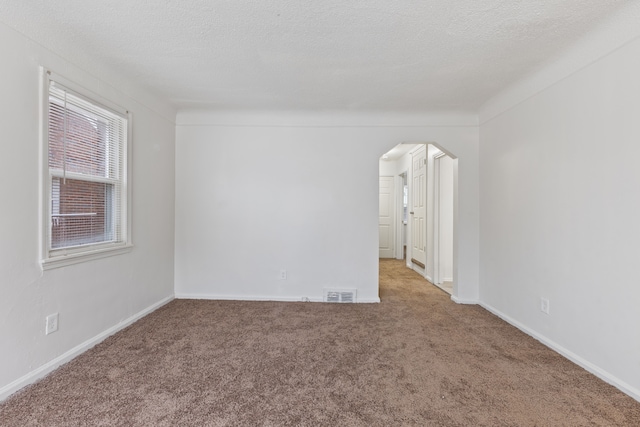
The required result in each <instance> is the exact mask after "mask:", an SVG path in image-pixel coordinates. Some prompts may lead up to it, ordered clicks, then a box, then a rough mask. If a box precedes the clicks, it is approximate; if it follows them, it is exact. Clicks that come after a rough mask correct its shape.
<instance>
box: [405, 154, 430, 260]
mask: <svg viewBox="0 0 640 427" xmlns="http://www.w3.org/2000/svg"><path fill="white" fill-rule="evenodd" d="M411 160H412V161H411V166H412V176H413V180H412V183H411V184H412V185H411V187H412V188H411V210H410V212H409V214H410V216H409V220H410V221H411V262H412V263H413V265H414V266H416V265H417V266H419V267H420V268H421V269H422V270H423V271H424V269H425V267H426V263H427V254H426V249H427V243H426V237H427V234H426V215H427V148H426V146H422V147H421V148H420V149H419V150H418V151H416V152H415V153H413V154H412V156H411Z"/></svg>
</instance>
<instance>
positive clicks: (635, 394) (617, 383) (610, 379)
mask: <svg viewBox="0 0 640 427" xmlns="http://www.w3.org/2000/svg"><path fill="white" fill-rule="evenodd" d="M480 306H481V307H482V308H484V309H485V310H487V311H489V312H490V313H492V314H494V315H496V316H498V317H499V318H501V319H502V320H504V321H505V322H507V323H509V324H510V325H512V326H515V327H516V328H518V329H520V330H521V331H522V332H524V333H525V334H527V335H529V336H531V337H533V338H535V339H536V340H538V341H540V342H541V343H542V344H544V345H546V346H547V347H549V348H550V349H551V350H553V351H555V352H556V353H559V354H560V355H562V356H564V357H566V358H567V359H569V360H570V361H572V362H573V363H575V364H576V365H578V366H580V367H581V368H584V369H585V370H587V371H588V372H590V373H592V374H593V375H595V376H596V377H598V378H600V379H601V380H603V381H604V382H606V383H608V384H611V385H612V386H614V387H616V388H617V389H618V390H620V391H622V392H623V393H625V394H627V395H629V396H631V397H632V398H634V399H635V400H637V401H638V402H640V390H638V389H637V388H635V387H633V386H631V385H629V384H627V383H626V382H624V381H622V380H621V379H620V378H618V377H616V376H614V375H612V374H610V373H609V372H607V371H605V370H604V369H601V368H599V367H598V366H596V365H594V364H593V363H591V362H589V361H588V360H585V359H583V358H582V357H580V356H578V355H577V354H575V353H573V352H572V351H570V350H568V349H566V348H564V347H563V346H561V345H560V344H558V343H556V342H554V341H552V340H550V339H549V338H547V337H545V336H544V335H542V334H539V333H538V332H536V331H534V330H533V329H530V328H528V327H527V326H525V325H523V324H522V323H520V322H518V321H517V320H515V319H513V318H511V317H509V316H507V315H506V314H504V313H503V312H501V311H499V310H497V309H495V308H494V307H492V306H490V305H489V304H485V303H483V302H481V303H480Z"/></svg>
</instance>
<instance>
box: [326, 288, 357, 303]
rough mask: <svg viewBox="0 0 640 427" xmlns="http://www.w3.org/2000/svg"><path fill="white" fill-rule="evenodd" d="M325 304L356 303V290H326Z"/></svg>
mask: <svg viewBox="0 0 640 427" xmlns="http://www.w3.org/2000/svg"><path fill="white" fill-rule="evenodd" d="M324 302H356V290H355V289H329V288H325V289H324Z"/></svg>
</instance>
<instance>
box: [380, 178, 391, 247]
mask: <svg viewBox="0 0 640 427" xmlns="http://www.w3.org/2000/svg"><path fill="white" fill-rule="evenodd" d="M393 186H394V183H393V177H392V176H381V177H380V198H379V203H380V211H379V212H380V214H379V216H380V217H379V220H378V235H379V236H380V237H379V239H380V243H379V256H380V258H394V257H395V250H394V248H395V233H394V229H395V222H394V217H395V214H394V213H395V209H394V207H395V204H394V200H395V198H394V188H393Z"/></svg>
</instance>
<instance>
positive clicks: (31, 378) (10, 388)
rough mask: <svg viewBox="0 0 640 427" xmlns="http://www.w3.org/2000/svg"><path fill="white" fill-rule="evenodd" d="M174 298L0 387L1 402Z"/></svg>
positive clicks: (153, 306)
mask: <svg viewBox="0 0 640 427" xmlns="http://www.w3.org/2000/svg"><path fill="white" fill-rule="evenodd" d="M173 299H174V297H173V296H170V297H167V298H165V299H163V300H161V301H159V302H157V303H155V304H153V305H151V306H149V307H147V308H145V309H144V310H142V311H140V312H138V313H136V314H134V315H133V316H131V317H129V318H128V319H125V320H123V321H122V322H120V323H118V324H117V325H115V326H113V327H111V328H109V329H107V330H106V331H104V332H102V333H100V334H98V335H96V336H95V337H93V338H90V339H88V340H87V341H85V342H83V343H82V344H80V345H77V346H75V347H74V348H72V349H71V350H69V351H67V352H66V353H64V354H62V355H60V356H58V357H56V358H55V359H53V360H51V361H49V362H47V363H45V364H44V365H42V366H40V367H39V368H37V369H35V370H33V371H31V372H29V373H28V374H26V375H24V376H22V377H20V378H18V379H17V380H15V381H13V382H11V383H9V384H7V385H6V386H4V387H2V388H0V402H2V401H3V400H5V399H6V398H7V397H9V396H10V395H12V394H13V393H15V392H16V391H18V390H20V389H21V388H23V387H26V386H28V385H29V384H33V383H35V382H36V381H38V380H39V379H41V378H43V377H44V376H46V375H47V374H49V373H50V372H52V371H53V370H55V369H56V368H58V367H59V366H61V365H64V364H65V363H67V362H69V361H70V360H72V359H74V358H75V357H77V356H79V355H80V354H82V353H84V352H85V351H87V350H89V349H90V348H91V347H93V346H95V345H96V344H98V343H100V342H101V341H103V340H105V339H106V338H108V337H109V336H111V335H113V334H115V333H116V332H118V331H120V330H122V329H124V328H126V327H127V326H129V325H131V324H132V323H134V322H135V321H137V320H140V319H141V318H143V317H144V316H146V315H147V314H149V313H151V312H153V311H155V310H157V309H158V308H160V307H162V306H163V305H165V304H167V303H169V302H171V301H172V300H173Z"/></svg>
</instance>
